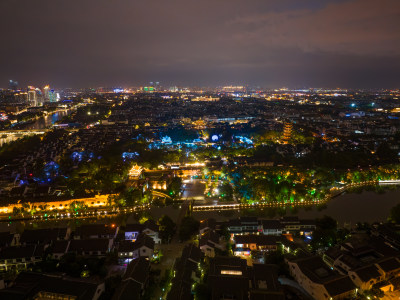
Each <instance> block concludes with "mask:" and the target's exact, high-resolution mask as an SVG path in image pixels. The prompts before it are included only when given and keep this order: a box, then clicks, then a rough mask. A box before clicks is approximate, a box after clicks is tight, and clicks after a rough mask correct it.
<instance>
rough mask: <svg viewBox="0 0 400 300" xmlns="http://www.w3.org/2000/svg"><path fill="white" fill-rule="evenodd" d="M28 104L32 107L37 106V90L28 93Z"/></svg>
mask: <svg viewBox="0 0 400 300" xmlns="http://www.w3.org/2000/svg"><path fill="white" fill-rule="evenodd" d="M28 103H29V105H30V106H37V95H36V90H34V89H30V90H29V91H28Z"/></svg>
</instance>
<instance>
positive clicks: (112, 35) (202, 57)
mask: <svg viewBox="0 0 400 300" xmlns="http://www.w3.org/2000/svg"><path fill="white" fill-rule="evenodd" d="M0 11H1V12H0V14H1V21H0V24H1V27H2V28H8V29H7V30H4V31H3V32H2V35H3V39H4V41H6V45H7V46H6V47H3V48H2V49H1V50H0V54H1V56H0V57H1V65H2V71H1V72H0V82H7V81H8V80H10V79H14V80H17V81H18V82H19V83H20V86H27V85H34V86H44V85H45V84H47V83H48V82H50V83H51V85H52V86H58V87H74V88H75V87H76V88H78V87H86V86H132V85H146V84H147V83H148V82H149V81H160V82H162V83H163V84H165V85H166V86H169V85H179V86H217V85H231V84H232V85H237V84H249V85H255V86H261V87H270V88H277V87H282V86H289V87H294V88H300V87H309V86H317V87H327V88H329V87H331V88H333V87H343V88H351V87H354V88H398V82H399V81H400V78H399V74H398V72H397V70H398V69H399V67H400V59H399V58H400V42H399V41H400V33H399V31H398V30H397V28H398V27H399V23H400V21H399V20H400V18H399V15H400V4H399V3H398V1H395V0H384V1H380V2H379V5H377V4H376V2H375V1H372V0H363V1H361V0H348V1H329V0H326V1H314V0H309V1H302V2H301V3H297V2H296V1H290V0H287V1H279V3H277V2H275V1H254V3H252V5H250V4H248V3H245V2H242V1H229V2H228V1H219V2H217V3H215V2H212V3H211V1H209V0H207V1H202V2H191V1H182V0H175V1H172V2H165V1H147V2H138V1H118V2H113V3H109V2H106V1H96V3H94V1H90V0H86V1H80V2H79V3H72V4H71V3H68V4H65V3H60V2H53V1H51V2H50V1H47V0H46V1H45V0H40V1H35V2H34V3H32V2H31V1H24V0H22V1H18V2H16V1H2V3H1V4H0Z"/></svg>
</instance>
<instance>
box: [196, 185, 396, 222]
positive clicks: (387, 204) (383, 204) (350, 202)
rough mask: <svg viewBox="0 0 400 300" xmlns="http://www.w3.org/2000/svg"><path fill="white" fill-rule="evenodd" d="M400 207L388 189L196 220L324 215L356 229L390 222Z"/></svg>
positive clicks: (207, 213)
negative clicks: (362, 224) (392, 212)
mask: <svg viewBox="0 0 400 300" xmlns="http://www.w3.org/2000/svg"><path fill="white" fill-rule="evenodd" d="M399 203H400V189H396V190H391V189H387V190H386V191H385V192H382V189H381V188H378V189H377V191H366V190H364V191H358V193H349V194H345V195H342V196H339V197H336V198H334V199H332V200H331V201H329V202H328V203H325V204H322V205H318V206H309V207H286V208H264V209H258V208H255V209H245V210H240V211H238V210H232V211H196V212H194V213H193V215H194V217H195V218H197V219H199V220H201V219H206V218H215V219H219V220H228V219H231V218H237V217H240V216H255V217H260V218H266V219H269V218H278V217H281V216H285V215H287V216H298V217H299V218H303V219H315V218H320V217H322V216H324V215H328V216H331V217H333V218H334V219H336V220H337V221H338V222H339V225H343V224H344V223H347V224H351V225H355V224H356V223H357V222H370V223H372V222H375V221H378V222H381V221H386V219H387V217H388V216H389V214H390V209H391V208H392V207H393V206H395V205H397V204H399Z"/></svg>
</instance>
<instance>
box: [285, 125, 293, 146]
mask: <svg viewBox="0 0 400 300" xmlns="http://www.w3.org/2000/svg"><path fill="white" fill-rule="evenodd" d="M292 130H293V124H292V123H290V122H285V124H284V126H283V142H284V143H285V144H287V143H289V141H290V138H291V137H292Z"/></svg>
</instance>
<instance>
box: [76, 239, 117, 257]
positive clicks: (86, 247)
mask: <svg viewBox="0 0 400 300" xmlns="http://www.w3.org/2000/svg"><path fill="white" fill-rule="evenodd" d="M112 247H113V240H112V239H108V238H98V239H84V240H71V241H70V244H69V248H68V252H75V253H77V254H79V255H87V256H100V257H104V256H106V255H107V253H109V252H110V251H111V249H112Z"/></svg>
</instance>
